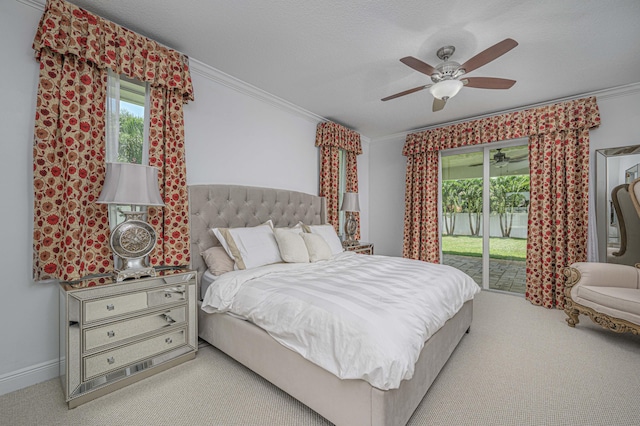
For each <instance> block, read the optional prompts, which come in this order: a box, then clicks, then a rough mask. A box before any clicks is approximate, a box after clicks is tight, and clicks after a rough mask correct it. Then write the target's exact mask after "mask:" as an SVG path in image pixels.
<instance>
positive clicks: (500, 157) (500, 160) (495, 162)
mask: <svg viewBox="0 0 640 426" xmlns="http://www.w3.org/2000/svg"><path fill="white" fill-rule="evenodd" d="M528 158H529V154H525V155H522V156H520V157H513V158H512V157H507V154H505V153H504V152H502V148H497V149H496V153H495V154H493V158H492V159H491V161H490V164H491V165H492V166H495V167H498V168H500V167H505V166H506V165H507V164H509V163H518V162H520V161H524V160H526V159H528ZM476 166H482V163H477V164H469V167H476Z"/></svg>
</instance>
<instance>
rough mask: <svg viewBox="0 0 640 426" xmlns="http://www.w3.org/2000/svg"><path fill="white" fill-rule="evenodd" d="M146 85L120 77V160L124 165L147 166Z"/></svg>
mask: <svg viewBox="0 0 640 426" xmlns="http://www.w3.org/2000/svg"><path fill="white" fill-rule="evenodd" d="M146 92H147V88H146V84H143V83H140V82H137V81H133V80H129V79H126V78H124V77H120V116H119V137H118V159H117V161H119V162H123V163H136V164H146V163H147V161H145V160H146V158H144V156H143V153H144V152H145V149H144V147H145V131H144V129H145V119H144V118H145V104H146Z"/></svg>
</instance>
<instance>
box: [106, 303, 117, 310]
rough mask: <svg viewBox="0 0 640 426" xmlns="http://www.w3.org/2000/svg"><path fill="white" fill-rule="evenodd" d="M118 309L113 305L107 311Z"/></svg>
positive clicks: (108, 306)
mask: <svg viewBox="0 0 640 426" xmlns="http://www.w3.org/2000/svg"><path fill="white" fill-rule="evenodd" d="M115 308H116V307H115V306H113V305H112V304H109V305H107V311H113V310H114V309H115Z"/></svg>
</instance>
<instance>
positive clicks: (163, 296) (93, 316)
mask: <svg viewBox="0 0 640 426" xmlns="http://www.w3.org/2000/svg"><path fill="white" fill-rule="evenodd" d="M185 300H186V287H185V286H184V285H178V286H173V287H166V288H162V289H159V290H150V291H146V292H145V291H141V292H138V293H131V294H127V295H124V296H117V297H109V298H104V299H99V300H93V301H91V302H86V303H85V308H84V322H85V323H90V322H93V321H98V320H103V319H108V318H112V317H115V316H118V315H124V314H130V313H133V312H136V311H140V310H143V309H147V308H155V307H161V306H163V305H169V304H172V303H177V302H184V301H185Z"/></svg>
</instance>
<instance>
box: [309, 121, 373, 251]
mask: <svg viewBox="0 0 640 426" xmlns="http://www.w3.org/2000/svg"><path fill="white" fill-rule="evenodd" d="M316 146H318V147H320V196H321V197H325V198H326V199H327V220H328V221H329V223H331V224H332V225H333V227H334V228H335V229H336V232H339V230H338V226H339V219H338V211H339V208H340V206H339V205H338V200H339V199H340V198H339V195H340V194H339V193H338V192H339V178H340V151H339V150H340V149H344V150H345V151H346V160H347V164H346V168H347V173H346V175H347V176H346V179H347V182H346V185H345V188H346V190H347V191H351V192H358V162H357V156H358V155H360V154H362V143H361V141H360V134H359V133H358V132H355V131H353V130H350V129H347V128H346V127H344V126H341V125H339V124H337V123H332V122H330V121H328V122H324V123H319V124H318V127H317V129H316ZM354 218H355V219H356V220H357V221H358V228H357V231H356V235H355V238H356V239H360V214H359V213H354Z"/></svg>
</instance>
